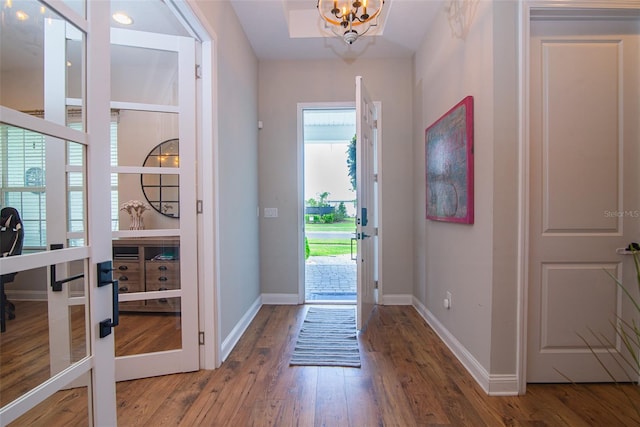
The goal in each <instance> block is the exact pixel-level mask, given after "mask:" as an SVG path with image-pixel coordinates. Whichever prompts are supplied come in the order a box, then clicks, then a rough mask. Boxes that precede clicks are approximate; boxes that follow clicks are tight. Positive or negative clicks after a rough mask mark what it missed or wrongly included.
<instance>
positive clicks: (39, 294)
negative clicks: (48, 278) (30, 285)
mask: <svg viewBox="0 0 640 427" xmlns="http://www.w3.org/2000/svg"><path fill="white" fill-rule="evenodd" d="M5 293H6V294H7V299H8V300H9V301H46V300H47V291H33V290H32V291H30V290H23V289H11V290H9V289H7V290H6V291H5Z"/></svg>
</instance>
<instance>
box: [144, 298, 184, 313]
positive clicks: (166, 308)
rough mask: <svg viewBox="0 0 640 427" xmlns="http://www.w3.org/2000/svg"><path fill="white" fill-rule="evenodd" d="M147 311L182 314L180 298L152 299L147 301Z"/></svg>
mask: <svg viewBox="0 0 640 427" xmlns="http://www.w3.org/2000/svg"><path fill="white" fill-rule="evenodd" d="M147 309H148V310H150V311H163V312H171V313H180V298H159V299H150V300H147Z"/></svg>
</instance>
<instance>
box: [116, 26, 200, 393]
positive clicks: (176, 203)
mask: <svg viewBox="0 0 640 427" xmlns="http://www.w3.org/2000/svg"><path fill="white" fill-rule="evenodd" d="M111 44H112V57H111V58H112V100H111V108H112V109H115V110H118V111H119V124H118V153H117V156H114V157H117V166H115V167H113V168H112V173H113V177H114V182H115V180H116V179H117V192H114V194H117V197H118V204H119V205H120V206H121V205H122V204H123V203H126V202H128V201H131V200H135V201H138V202H141V203H145V204H146V205H147V207H148V210H147V211H145V212H144V213H143V220H144V225H145V227H144V229H138V230H130V229H129V228H130V227H129V225H130V221H131V218H130V217H129V216H128V215H127V213H126V212H125V211H122V210H121V212H120V215H119V224H120V226H119V230H117V231H114V232H113V238H114V241H113V256H114V266H115V272H114V275H115V277H114V278H115V279H117V280H119V289H120V295H119V297H120V304H119V307H120V326H119V327H117V328H115V330H114V331H115V332H114V334H115V346H116V379H117V380H118V381H121V380H129V379H134V378H143V377H149V376H157V375H164V374H170V373H176V372H187V371H193V370H197V369H198V367H199V359H198V357H199V354H198V309H197V307H198V296H197V284H198V280H197V277H198V276H197V269H198V266H197V233H196V225H197V221H196V154H195V153H196V133H195V132H196V110H195V109H196V98H195V94H196V80H195V79H196V77H195V40H194V39H192V38H188V37H179V36H173V35H164V34H152V33H144V32H139V31H131V30H122V29H112V31H111ZM116 177H117V178H116Z"/></svg>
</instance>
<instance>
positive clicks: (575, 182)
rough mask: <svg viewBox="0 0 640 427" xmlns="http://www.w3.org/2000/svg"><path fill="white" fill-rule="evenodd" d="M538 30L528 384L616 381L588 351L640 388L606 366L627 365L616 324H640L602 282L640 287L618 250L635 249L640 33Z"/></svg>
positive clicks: (539, 24)
mask: <svg viewBox="0 0 640 427" xmlns="http://www.w3.org/2000/svg"><path fill="white" fill-rule="evenodd" d="M531 29H532V30H531V31H532V33H531V54H530V65H531V67H530V73H531V74H530V75H531V86H530V88H531V90H530V92H531V100H530V117H531V121H530V123H531V128H530V143H531V164H530V174H531V175H530V201H529V206H530V231H529V236H530V261H529V296H528V298H529V318H528V325H529V326H528V344H527V345H528V351H527V353H528V356H527V381H528V382H565V381H567V380H568V379H570V380H571V381H576V382H591V381H611V380H612V379H611V378H610V377H609V375H608V374H607V373H606V372H605V370H604V369H603V368H602V367H601V366H600V364H599V363H598V361H597V360H596V357H595V356H594V355H593V354H592V351H591V350H592V349H593V350H594V351H596V352H597V353H598V354H599V356H600V357H601V358H602V360H603V361H604V362H605V363H606V364H607V365H608V367H609V369H610V370H611V372H612V373H613V375H614V376H615V377H616V379H617V380H622V381H626V380H629V379H630V378H632V379H634V380H637V373H636V374H633V373H629V372H627V373H625V372H623V370H622V369H621V368H620V367H619V366H618V365H617V364H615V363H613V362H612V360H611V357H610V354H618V353H623V354H624V351H623V345H622V343H621V341H620V339H619V337H618V336H616V333H615V331H614V328H613V326H612V325H611V322H615V316H620V317H621V318H623V319H627V320H630V319H631V318H632V317H634V316H637V314H638V313H637V311H636V310H634V309H632V308H631V307H630V305H629V302H628V300H627V299H626V298H625V297H624V296H623V295H622V292H621V290H620V289H619V288H618V287H617V286H616V285H615V283H614V281H613V280H612V279H611V278H610V277H609V276H608V275H607V274H606V272H610V273H611V274H613V275H614V276H615V277H617V278H619V279H620V280H622V282H623V283H624V284H626V286H627V287H628V288H636V286H637V285H636V283H635V278H634V269H633V263H632V258H631V257H630V256H625V255H621V254H619V253H617V252H616V250H617V249H618V248H624V247H626V246H627V245H629V243H630V242H632V241H639V240H640V222H639V221H638V218H639V217H640V210H639V209H640V197H639V192H640V188H638V185H639V182H640V175H639V174H638V160H639V154H640V151H639V145H640V133H639V130H638V117H640V110H639V106H638V93H640V87H639V80H638V76H639V75H640V68H639V65H638V64H639V58H638V56H639V52H640V45H639V43H638V33H639V32H638V29H639V23H638V21H637V20H636V21H635V22H634V21H624V20H616V21H602V20H596V19H592V20H588V21H584V20H583V21H534V22H532V25H531ZM636 289H637V288H636ZM591 331H593V332H594V333H596V334H597V335H598V336H601V337H603V338H601V339H602V340H603V342H605V343H607V344H604V345H603V344H602V343H601V342H599V341H598V340H596V339H594V336H593V334H592V332H591ZM580 336H582V337H584V338H585V339H586V340H587V342H588V343H589V345H587V344H585V342H584V341H583V340H582V339H581V338H580ZM608 343H610V344H608ZM590 347H591V348H590ZM627 375H631V376H630V377H629V376H627ZM634 377H635V378H634Z"/></svg>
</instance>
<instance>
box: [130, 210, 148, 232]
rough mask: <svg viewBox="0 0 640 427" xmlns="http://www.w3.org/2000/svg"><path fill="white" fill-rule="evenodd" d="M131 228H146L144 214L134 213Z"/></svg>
mask: <svg viewBox="0 0 640 427" xmlns="http://www.w3.org/2000/svg"><path fill="white" fill-rule="evenodd" d="M129 230H144V222H143V221H142V215H138V214H132V215H131V224H130V225H129Z"/></svg>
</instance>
